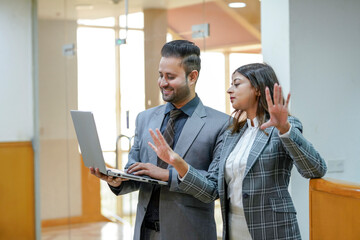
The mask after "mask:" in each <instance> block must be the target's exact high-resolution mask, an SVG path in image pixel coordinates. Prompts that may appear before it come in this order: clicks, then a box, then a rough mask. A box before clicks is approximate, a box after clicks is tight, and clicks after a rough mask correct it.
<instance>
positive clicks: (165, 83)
mask: <svg viewBox="0 0 360 240" xmlns="http://www.w3.org/2000/svg"><path fill="white" fill-rule="evenodd" d="M167 85H168V82H167V81H166V79H165V78H164V77H162V78H160V87H165V86H167Z"/></svg>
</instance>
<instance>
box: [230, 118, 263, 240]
mask: <svg viewBox="0 0 360 240" xmlns="http://www.w3.org/2000/svg"><path fill="white" fill-rule="evenodd" d="M253 123H254V126H252V125H251V120H250V119H247V124H248V128H247V129H246V130H245V132H244V134H243V135H242V136H241V138H240V140H239V142H238V143H237V144H236V146H235V148H234V150H233V151H232V152H231V154H230V155H229V157H228V158H227V160H226V165H225V181H226V183H227V197H228V198H230V212H229V219H228V223H229V237H230V239H243V240H245V239H246V240H248V239H249V240H251V239H252V238H251V235H250V232H249V230H248V227H247V223H246V219H245V214H244V208H243V202H242V182H243V179H244V173H245V169H246V163H247V159H248V157H249V154H250V149H251V147H252V145H253V143H254V141H255V137H256V134H257V133H258V131H259V122H258V120H257V119H256V118H254V119H253ZM232 226H233V227H232ZM239 237H240V238H239Z"/></svg>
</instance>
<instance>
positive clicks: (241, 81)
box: [227, 72, 260, 119]
mask: <svg viewBox="0 0 360 240" xmlns="http://www.w3.org/2000/svg"><path fill="white" fill-rule="evenodd" d="M227 93H228V94H229V95H230V101H231V104H232V106H233V108H234V109H238V110H243V111H245V112H246V113H247V116H248V118H250V119H253V118H255V117H256V109H257V102H258V98H257V96H259V95H260V93H259V92H258V91H256V90H255V88H254V87H253V86H252V85H251V83H250V80H249V79H247V78H246V77H244V76H243V75H241V74H240V73H238V72H235V73H234V74H233V75H232V82H231V86H230V88H229V89H228V90H227Z"/></svg>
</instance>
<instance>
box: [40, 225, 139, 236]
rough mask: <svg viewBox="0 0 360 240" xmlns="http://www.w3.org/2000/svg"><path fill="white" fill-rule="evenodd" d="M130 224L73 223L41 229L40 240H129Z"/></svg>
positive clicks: (131, 233) (131, 232) (131, 230)
mask: <svg viewBox="0 0 360 240" xmlns="http://www.w3.org/2000/svg"><path fill="white" fill-rule="evenodd" d="M132 235H133V229H132V228H131V227H130V225H124V224H121V223H113V222H97V223H87V224H73V225H71V226H60V227H48V228H43V229H42V234H41V239H42V240H105V239H106V240H131V239H132Z"/></svg>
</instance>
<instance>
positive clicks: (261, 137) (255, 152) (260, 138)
mask: <svg viewBox="0 0 360 240" xmlns="http://www.w3.org/2000/svg"><path fill="white" fill-rule="evenodd" d="M273 129H274V127H270V128H267V129H265V130H264V131H265V132H266V133H267V135H266V134H265V133H264V131H262V130H259V131H258V133H257V135H256V137H255V140H254V143H253V145H252V146H251V149H250V154H249V157H248V160H247V163H246V169H245V174H244V176H246V175H247V173H248V172H249V170H250V168H251V167H252V166H253V165H254V163H255V162H256V160H257V159H258V158H259V156H260V154H261V152H262V151H263V149H264V147H265V146H266V144H267V143H268V141H269V139H270V135H271V133H272V131H273Z"/></svg>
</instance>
